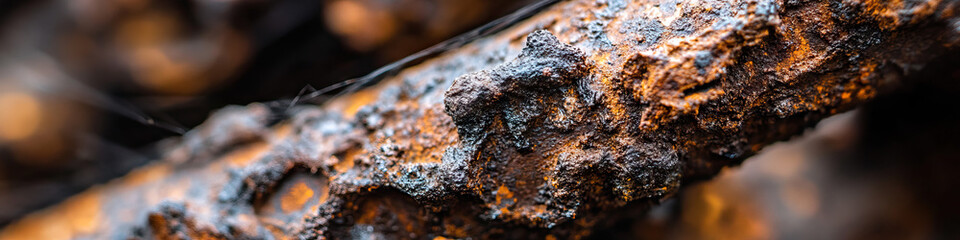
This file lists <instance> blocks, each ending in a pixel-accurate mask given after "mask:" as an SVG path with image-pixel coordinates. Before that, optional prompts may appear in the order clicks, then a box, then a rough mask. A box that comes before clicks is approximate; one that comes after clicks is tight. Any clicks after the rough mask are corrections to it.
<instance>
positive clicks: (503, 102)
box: [3, 0, 960, 239]
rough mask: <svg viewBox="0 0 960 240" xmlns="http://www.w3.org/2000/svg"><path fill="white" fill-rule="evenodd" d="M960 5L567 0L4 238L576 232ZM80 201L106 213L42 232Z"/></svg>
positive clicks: (951, 36)
mask: <svg viewBox="0 0 960 240" xmlns="http://www.w3.org/2000/svg"><path fill="white" fill-rule="evenodd" d="M958 8H960V4H958V3H957V1H937V0H930V1H866V0H865V1H849V0H845V1H840V0H831V1H795V0H786V1H774V0H739V1H693V0H690V1H633V2H627V1H618V0H601V1H586V0H584V1H567V2H562V3H559V4H557V5H556V6H554V7H553V8H551V9H550V10H547V11H545V12H543V13H540V14H539V15H537V16H535V17H533V18H532V19H529V20H527V21H525V22H523V23H521V24H519V25H518V26H515V27H513V28H511V29H509V30H507V31H504V32H502V33H499V34H497V35H496V36H492V37H489V38H486V39H481V40H479V41H477V42H475V43H473V44H470V45H467V46H465V47H463V48H461V49H457V50H454V51H451V52H449V53H446V54H444V55H441V56H439V57H437V58H435V59H433V60H429V61H427V62H424V63H423V64H420V65H418V66H415V67H412V68H409V69H406V70H404V71H403V72H401V73H400V74H399V75H398V76H396V77H394V78H391V79H388V80H385V81H384V82H383V83H380V84H379V85H377V86H374V87H372V88H369V89H365V90H362V91H360V92H357V93H354V94H351V95H348V96H345V97H342V98H339V99H335V100H333V101H332V102H329V103H328V104H326V105H324V106H300V107H298V108H296V109H294V110H292V111H291V112H290V113H289V115H290V116H292V117H291V118H290V119H288V120H286V121H284V122H282V123H279V124H276V125H273V126H268V125H269V123H268V120H267V119H269V118H268V117H266V115H264V114H265V113H264V112H265V110H264V109H265V108H264V107H263V106H262V105H258V104H253V105H250V106H248V107H247V108H245V109H240V108H233V109H228V110H225V111H224V112H223V113H220V114H218V116H220V117H217V116H215V117H214V118H212V119H211V120H210V121H209V122H208V124H206V125H205V126H203V127H201V128H200V129H198V130H196V131H194V132H192V133H191V134H188V135H187V137H186V138H185V139H184V140H183V141H182V143H181V144H182V145H180V146H178V147H175V148H174V149H173V150H172V151H171V154H170V155H169V157H168V161H166V162H162V163H158V164H156V165H154V166H150V167H147V168H145V169H142V170H140V171H138V172H136V173H133V174H131V176H128V177H127V178H125V179H123V180H119V181H117V182H114V183H111V184H109V185H107V186H104V187H101V188H97V189H95V190H91V191H90V192H88V193H85V194H83V195H81V196H79V197H78V198H77V199H73V200H71V201H69V202H68V203H67V204H64V205H61V206H57V207H54V208H52V209H50V210H47V212H45V213H40V214H37V215H33V216H31V217H29V218H27V219H25V220H24V221H22V222H21V223H19V224H15V225H13V226H11V227H10V228H8V229H7V230H5V231H4V233H3V234H4V237H7V238H15V236H38V235H37V234H49V233H51V232H55V231H45V230H44V229H50V228H56V229H67V230H65V231H61V232H62V233H64V235H63V236H44V237H49V238H57V237H63V238H85V237H89V238H246V237H250V238H277V239H285V238H301V237H306V238H322V237H333V238H348V237H352V238H366V237H386V238H432V237H449V238H462V237H477V238H493V237H507V238H521V237H522V238H534V237H535V238H545V237H546V238H549V237H554V236H556V237H569V238H579V237H584V236H588V235H589V234H590V233H591V229H593V228H595V227H597V226H600V225H603V224H608V223H609V222H610V220H611V219H616V218H621V217H629V216H630V213H634V212H635V210H638V209H639V210H642V209H643V208H644V207H645V206H649V205H650V204H654V203H655V202H657V201H659V200H662V199H663V198H665V197H668V196H669V195H670V194H672V193H675V192H676V191H677V189H678V188H679V187H680V185H681V183H682V182H683V181H690V180H695V179H702V178H707V177H710V176H712V175H714V174H716V173H717V172H718V171H719V170H720V169H721V168H722V167H724V166H730V165H734V164H737V163H739V162H740V161H742V160H743V159H744V158H746V157H748V156H750V155H752V154H754V153H756V152H757V151H758V150H759V149H760V148H762V147H763V146H765V145H767V144H770V143H772V142H774V141H778V140H781V139H784V138H787V137H789V136H792V135H794V134H797V133H799V132H800V131H802V130H803V129H804V128H805V127H807V126H809V125H810V124H813V123H815V122H816V121H817V120H819V119H820V118H822V117H824V116H828V115H831V114H835V113H838V112H842V111H845V110H847V109H850V108H852V107H854V106H855V105H856V104H858V103H861V102H863V101H865V100H869V99H871V98H872V97H874V96H875V95H876V94H878V92H879V91H881V90H883V89H886V88H889V87H891V86H894V85H895V84H896V83H897V81H898V80H899V75H900V74H902V73H904V72H909V71H910V69H912V68H914V67H915V66H916V65H918V64H923V63H924V62H925V61H928V60H929V59H931V58H933V57H934V56H936V53H937V52H938V51H939V50H942V49H944V48H948V47H952V46H953V45H955V44H956V43H957V42H958V36H957V28H958V26H960V23H958V17H957V16H956V14H958V13H960V12H958ZM221 115H222V116H221ZM234 133H239V134H234ZM224 136H230V137H224ZM234 136H235V137H234ZM71 202H84V204H83V206H82V207H93V208H95V209H98V210H99V211H95V212H91V213H86V212H85V213H83V214H77V215H71V216H70V217H68V218H69V219H71V220H69V221H66V222H69V223H70V224H67V223H65V224H60V225H45V223H47V222H50V221H52V222H64V220H62V219H59V218H62V215H58V213H64V212H78V211H79V210H77V209H76V208H78V206H74V204H70V203H71ZM624 210H626V211H624ZM73 219H81V220H76V221H74V220H73ZM90 219H96V220H90ZM41 228H44V229H41ZM17 234H22V235H17Z"/></svg>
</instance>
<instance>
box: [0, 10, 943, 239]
mask: <svg viewBox="0 0 960 240" xmlns="http://www.w3.org/2000/svg"><path fill="white" fill-rule="evenodd" d="M531 2H533V1H532V0H524V1H515V0H460V1H451V0H275V1H267V0H32V1H28V0H12V1H2V2H0V226H2V225H6V224H9V223H10V222H11V221H15V220H16V219H18V218H20V217H22V216H23V215H24V214H27V213H29V212H32V211H36V210H38V209H41V208H43V207H46V206H50V205H52V204H56V203H58V202H60V201H62V200H63V199H65V198H66V197H69V196H70V195H73V194H75V193H77V192H80V191H82V190H84V189H86V188H89V187H91V186H94V185H96V184H100V183H104V182H106V181H109V180H110V179H114V178H117V177H120V176H123V175H124V174H125V173H126V172H128V171H130V170H131V169H134V168H136V167H138V166H142V165H144V164H146V163H148V162H149V161H150V160H151V159H155V158H156V156H157V155H158V153H157V152H155V150H154V149H155V147H156V146H158V145H162V144H164V139H171V138H176V137H177V136H179V132H180V131H182V130H189V129H190V128H192V127H194V126H196V125H198V124H200V123H201V122H202V121H203V120H204V119H205V118H206V117H207V116H208V114H209V113H210V112H211V111H212V110H215V109H218V108H221V107H224V106H226V105H230V104H240V105H244V104H247V103H251V102H258V101H272V100H278V99H289V98H293V97H294V96H296V95H297V93H298V92H300V90H301V89H303V88H304V87H306V86H312V87H315V88H321V87H323V86H327V85H330V84H333V83H336V82H339V81H343V80H345V79H349V78H353V77H358V76H361V75H364V74H366V73H368V72H370V71H372V70H374V69H376V68H377V67H379V66H383V65H385V64H388V63H390V62H392V61H395V60H398V59H400V58H403V57H404V56H407V55H409V54H412V53H415V52H417V51H418V50H421V49H424V48H427V47H429V46H431V45H433V44H436V43H438V42H440V41H443V40H446V39H448V38H451V37H453V36H455V35H457V34H460V33H463V32H466V31H469V30H470V29H472V28H475V27H477V26H480V25H482V24H484V23H487V22H489V21H491V20H493V19H496V18H498V17H500V16H503V15H506V14H508V13H510V12H513V11H514V10H516V9H519V8H520V7H523V6H524V5H526V4H529V3H531ZM958 55H960V54H956V53H953V54H949V56H952V57H945V58H942V59H938V60H937V61H936V62H935V63H934V64H931V65H930V66H928V67H927V68H926V69H924V70H921V71H919V72H917V73H913V74H912V78H916V79H919V80H917V81H915V82H918V83H919V84H916V85H915V86H914V85H911V86H906V87H904V88H902V89H901V90H899V91H897V92H891V93H888V94H887V95H885V96H883V97H881V98H880V99H877V101H874V102H872V103H870V104H868V105H866V106H864V107H862V108H861V109H858V110H855V111H852V112H849V113H844V114H841V115H838V116H835V117H832V118H829V119H827V120H825V121H823V122H821V123H820V124H818V125H817V126H815V127H814V128H811V129H810V130H809V131H807V133H805V134H804V135H803V136H799V137H796V138H794V139H792V140H790V141H789V142H782V143H778V144H775V145H771V146H769V147H768V148H766V149H764V150H763V151H761V153H760V154H759V155H757V156H755V157H752V158H751V159H748V160H746V161H745V164H743V165H742V166H740V167H735V168H729V169H725V170H724V171H723V173H722V174H721V175H720V176H718V177H716V178H714V179H712V180H706V181H703V182H699V183H695V184H692V185H690V186H688V187H687V188H685V190H684V191H682V193H680V194H678V195H677V196H675V197H674V198H673V199H672V200H669V201H667V202H665V203H664V204H663V205H662V206H660V207H658V208H655V209H653V210H652V211H650V212H649V214H647V215H645V216H637V218H636V219H632V220H631V221H628V222H624V223H621V224H619V225H617V227H616V229H609V231H606V232H605V233H604V234H603V236H604V237H617V238H634V237H647V238H655V239H665V238H668V239H690V238H693V239H703V238H707V239H769V238H799V239H823V238H833V239H835V238H842V239H848V238H852V239H874V238H877V237H880V238H885V239H886V238H893V239H925V238H930V237H933V236H942V234H944V233H946V234H948V235H950V234H958V232H960V204H957V203H960V195H958V194H957V193H955V192H956V191H955V188H956V187H955V186H954V183H960V181H958V180H960V174H955V173H954V172H958V171H960V140H958V138H960V116H958V115H960V106H958V104H957V101H956V99H955V96H960V84H958V82H960V68H957V67H956V66H960V58H958V57H956V56H958Z"/></svg>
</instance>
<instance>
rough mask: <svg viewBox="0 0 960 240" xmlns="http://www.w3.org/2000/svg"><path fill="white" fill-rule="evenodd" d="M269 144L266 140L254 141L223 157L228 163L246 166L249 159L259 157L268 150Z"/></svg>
mask: <svg viewBox="0 0 960 240" xmlns="http://www.w3.org/2000/svg"><path fill="white" fill-rule="evenodd" d="M269 147H270V145H269V144H267V143H266V142H255V143H251V144H248V145H247V146H245V147H243V148H240V149H237V150H234V151H232V152H230V153H229V154H227V155H226V156H224V157H223V159H225V160H226V161H227V162H229V163H230V165H233V166H246V165H248V164H250V162H251V161H253V160H256V159H259V158H260V156H262V155H263V154H264V153H266V152H267V150H269V149H270V148H269Z"/></svg>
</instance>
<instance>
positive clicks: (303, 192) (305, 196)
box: [280, 182, 313, 213]
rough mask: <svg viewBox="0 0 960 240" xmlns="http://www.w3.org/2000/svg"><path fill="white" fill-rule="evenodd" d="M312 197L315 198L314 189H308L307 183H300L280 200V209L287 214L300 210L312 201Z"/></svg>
mask: <svg viewBox="0 0 960 240" xmlns="http://www.w3.org/2000/svg"><path fill="white" fill-rule="evenodd" d="M310 197H313V189H310V187H307V184H306V183H303V182H298V183H296V185H293V187H292V188H290V190H289V191H287V192H286V193H285V194H284V195H283V198H282V199H281V200H280V209H283V212H285V213H289V212H292V211H296V210H299V209H301V208H303V204H305V203H307V200H310Z"/></svg>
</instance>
